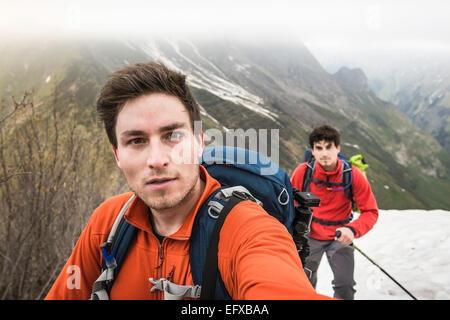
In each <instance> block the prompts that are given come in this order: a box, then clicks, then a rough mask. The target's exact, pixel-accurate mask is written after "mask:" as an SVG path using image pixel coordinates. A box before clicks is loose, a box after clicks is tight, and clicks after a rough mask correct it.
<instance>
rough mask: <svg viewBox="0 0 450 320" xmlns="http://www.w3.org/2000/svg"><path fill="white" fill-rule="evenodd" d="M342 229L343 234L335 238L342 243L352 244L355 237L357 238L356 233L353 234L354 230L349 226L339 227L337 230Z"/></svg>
mask: <svg viewBox="0 0 450 320" xmlns="http://www.w3.org/2000/svg"><path fill="white" fill-rule="evenodd" d="M337 231H340V232H341V236H340V237H339V238H334V239H335V240H337V241H339V242H340V243H342V244H345V245H346V246H348V245H350V244H351V243H352V242H353V239H355V235H354V234H353V232H352V230H350V229H349V228H345V227H342V228H337V229H336V232H337Z"/></svg>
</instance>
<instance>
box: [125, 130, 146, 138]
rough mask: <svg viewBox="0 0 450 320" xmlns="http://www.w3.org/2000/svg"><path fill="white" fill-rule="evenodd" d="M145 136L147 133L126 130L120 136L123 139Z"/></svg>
mask: <svg viewBox="0 0 450 320" xmlns="http://www.w3.org/2000/svg"><path fill="white" fill-rule="evenodd" d="M143 135H145V132H144V131H141V130H126V131H124V132H122V133H121V134H120V136H122V137H129V136H143Z"/></svg>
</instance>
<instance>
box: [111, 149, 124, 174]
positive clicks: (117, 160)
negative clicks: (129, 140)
mask: <svg viewBox="0 0 450 320" xmlns="http://www.w3.org/2000/svg"><path fill="white" fill-rule="evenodd" d="M112 151H113V153H114V158H115V159H116V163H117V166H118V167H119V168H120V169H122V168H121V167H120V161H119V155H118V153H117V148H116V147H114V146H112Z"/></svg>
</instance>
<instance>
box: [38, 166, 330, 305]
mask: <svg viewBox="0 0 450 320" xmlns="http://www.w3.org/2000/svg"><path fill="white" fill-rule="evenodd" d="M200 169H201V173H202V175H201V176H202V179H203V180H205V182H206V184H205V190H204V192H203V194H202V196H201V198H200V200H199V202H198V203H197V205H196V206H195V207H194V208H192V210H191V212H190V213H189V215H188V216H187V218H186V220H185V222H184V224H183V225H182V227H181V228H180V229H179V230H178V231H177V232H175V233H174V234H172V235H171V236H169V237H166V238H165V239H164V241H163V243H162V244H160V243H159V241H158V239H157V238H156V236H155V235H154V234H153V232H152V227H151V224H150V220H149V210H148V207H147V206H146V205H145V204H144V202H143V201H142V200H140V199H139V198H136V199H135V200H134V202H133V203H132V204H131V206H130V208H129V210H128V212H127V213H126V214H125V219H126V220H127V221H128V222H129V223H131V224H133V225H134V226H136V227H137V228H138V230H137V234H136V238H135V239H134V240H133V241H132V243H131V245H130V247H129V249H128V254H127V257H126V258H125V260H124V262H123V265H122V268H121V270H120V272H119V274H118V276H117V279H116V280H115V282H114V285H113V287H112V290H111V294H110V298H111V299H134V300H140V299H164V293H163V292H161V291H159V290H156V291H155V292H150V289H151V287H152V284H151V283H150V281H149V278H154V279H159V278H163V277H164V278H168V279H169V280H170V281H172V282H173V283H176V284H180V285H192V284H193V280H192V275H191V268H190V264H189V239H190V235H191V231H192V225H193V222H194V218H195V215H196V213H197V211H198V209H199V208H200V206H201V204H202V203H203V202H204V201H205V200H206V199H207V198H208V196H209V195H210V194H211V193H212V192H213V191H214V190H216V189H217V188H219V187H220V184H219V183H218V182H217V180H215V179H213V178H212V177H211V176H210V175H209V174H208V173H207V172H206V170H205V169H204V168H203V167H202V166H200ZM130 196H131V193H126V194H122V195H119V196H115V197H113V198H110V199H108V200H107V201H105V202H104V203H103V204H101V205H100V206H99V207H98V208H97V209H96V210H95V211H94V213H93V215H92V217H91V218H90V220H89V222H88V224H87V226H86V228H85V229H84V231H83V232H82V234H81V236H80V238H79V239H78V242H77V244H76V246H75V248H74V250H73V252H72V254H71V256H70V257H69V259H68V261H67V263H66V265H65V266H64V268H63V270H62V271H61V273H60V274H59V276H58V278H57V279H56V281H55V283H54V284H53V286H52V288H51V289H50V291H49V293H48V295H47V296H46V299H89V298H90V295H91V291H92V285H93V283H94V281H95V280H96V279H97V278H98V276H99V275H100V268H101V264H102V255H101V251H100V245H101V244H102V243H103V242H104V241H106V239H107V237H108V234H109V231H110V229H111V227H112V225H113V223H114V220H115V218H116V216H117V214H118V212H119V211H120V209H121V208H122V206H123V205H124V204H125V202H126V201H127V200H128V199H129V198H130ZM218 264H219V270H220V273H221V275H222V277H223V281H224V283H225V287H226V288H227V290H228V292H229V294H230V295H231V297H232V298H233V299H327V298H328V297H326V296H322V295H319V294H317V293H316V292H315V290H314V289H313V287H312V286H311V284H310V282H309V281H308V279H307V277H306V275H305V273H304V272H303V269H302V265H301V262H300V259H299V256H298V254H297V250H296V247H295V244H294V242H293V241H292V237H291V235H290V234H289V233H288V231H287V229H286V228H285V227H284V226H283V225H282V224H281V223H279V222H278V221H277V220H276V219H275V218H273V217H272V216H270V215H269V214H267V213H266V211H264V210H263V209H262V208H261V207H260V206H259V205H257V204H256V203H254V202H252V201H243V202H241V203H240V204H238V205H237V206H236V207H235V208H233V210H232V211H231V212H230V213H229V215H228V217H227V219H226V220H225V223H224V225H223V228H222V230H221V232H220V242H219V251H218Z"/></svg>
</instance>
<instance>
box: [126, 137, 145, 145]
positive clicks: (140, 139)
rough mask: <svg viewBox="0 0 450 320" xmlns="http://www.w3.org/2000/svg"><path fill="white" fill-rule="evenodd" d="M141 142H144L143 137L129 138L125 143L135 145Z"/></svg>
mask: <svg viewBox="0 0 450 320" xmlns="http://www.w3.org/2000/svg"><path fill="white" fill-rule="evenodd" d="M141 143H144V139H143V138H134V139H131V140H129V141H128V143H127V144H132V145H133V144H134V145H136V144H141Z"/></svg>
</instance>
